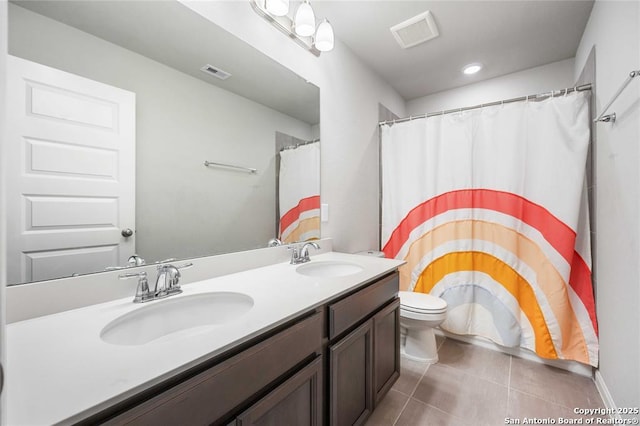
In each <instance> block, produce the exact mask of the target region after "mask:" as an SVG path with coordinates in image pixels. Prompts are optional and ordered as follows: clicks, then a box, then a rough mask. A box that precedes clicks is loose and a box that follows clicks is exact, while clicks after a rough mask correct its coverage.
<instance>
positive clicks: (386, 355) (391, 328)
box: [373, 299, 400, 405]
mask: <svg viewBox="0 0 640 426" xmlns="http://www.w3.org/2000/svg"><path fill="white" fill-rule="evenodd" d="M399 330H400V299H395V300H394V301H393V302H392V303H390V304H389V305H388V306H386V307H385V308H384V309H382V310H381V311H380V312H378V313H377V314H376V315H375V316H374V317H373V348H374V349H373V360H374V365H373V387H374V403H375V405H377V404H378V403H379V402H380V400H381V399H382V398H383V397H384V396H385V395H386V393H387V392H388V391H389V389H391V386H393V384H394V383H395V381H396V380H397V379H398V377H400V331H399Z"/></svg>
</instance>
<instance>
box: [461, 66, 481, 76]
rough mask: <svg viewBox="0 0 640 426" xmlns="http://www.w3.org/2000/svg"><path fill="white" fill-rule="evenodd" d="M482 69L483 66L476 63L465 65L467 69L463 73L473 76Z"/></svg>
mask: <svg viewBox="0 0 640 426" xmlns="http://www.w3.org/2000/svg"><path fill="white" fill-rule="evenodd" d="M481 69H482V64H480V63H475V64H469V65H465V67H464V68H463V69H462V72H463V73H465V74H467V75H471V74H475V73H477V72H478V71H480V70H481Z"/></svg>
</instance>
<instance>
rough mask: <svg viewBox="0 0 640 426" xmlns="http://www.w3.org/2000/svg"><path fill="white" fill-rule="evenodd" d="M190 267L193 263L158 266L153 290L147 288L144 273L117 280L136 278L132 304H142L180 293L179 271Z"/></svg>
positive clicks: (121, 277)
mask: <svg viewBox="0 0 640 426" xmlns="http://www.w3.org/2000/svg"><path fill="white" fill-rule="evenodd" d="M192 266H193V263H186V264H184V265H182V266H173V265H158V268H157V269H158V277H157V278H156V284H155V286H154V288H153V290H151V289H150V288H149V281H148V280H147V273H146V272H138V273H130V274H122V275H120V276H118V278H120V279H121V280H125V279H129V278H138V287H137V288H136V295H135V297H134V298H133V303H144V302H148V301H150V300H156V299H163V298H165V297H169V296H172V295H174V294H180V293H182V289H181V288H180V277H181V275H180V269H187V268H190V267H192Z"/></svg>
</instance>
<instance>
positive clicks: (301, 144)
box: [280, 139, 320, 151]
mask: <svg viewBox="0 0 640 426" xmlns="http://www.w3.org/2000/svg"><path fill="white" fill-rule="evenodd" d="M316 142H320V139H314V140H312V141H304V142H300V143H297V144H294V145H289V146H285V147H283V148H280V151H286V150H287V149H296V148H298V147H300V146H304V145H310V144H312V143H316Z"/></svg>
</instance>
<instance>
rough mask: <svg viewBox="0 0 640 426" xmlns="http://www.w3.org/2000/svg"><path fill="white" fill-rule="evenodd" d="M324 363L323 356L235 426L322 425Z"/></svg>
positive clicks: (242, 415) (257, 405)
mask: <svg viewBox="0 0 640 426" xmlns="http://www.w3.org/2000/svg"><path fill="white" fill-rule="evenodd" d="M322 361H323V360H322V356H318V357H317V358H316V359H315V360H313V361H312V362H311V363H310V364H309V365H307V366H306V367H304V368H303V369H302V370H300V371H299V372H297V373H296V374H295V375H294V376H293V377H291V378H290V379H289V380H287V381H286V382H284V383H283V384H281V385H280V386H278V387H277V388H276V389H274V390H273V391H271V392H270V393H269V394H268V395H267V396H265V397H264V398H262V399H261V400H260V401H258V402H256V403H255V404H254V405H253V406H252V407H251V408H249V409H248V410H246V411H245V412H244V413H242V414H241V415H239V416H238V418H237V419H236V423H235V425H236V426H266V425H292V426H293V425H295V426H321V425H322ZM232 424H234V423H232Z"/></svg>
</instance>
